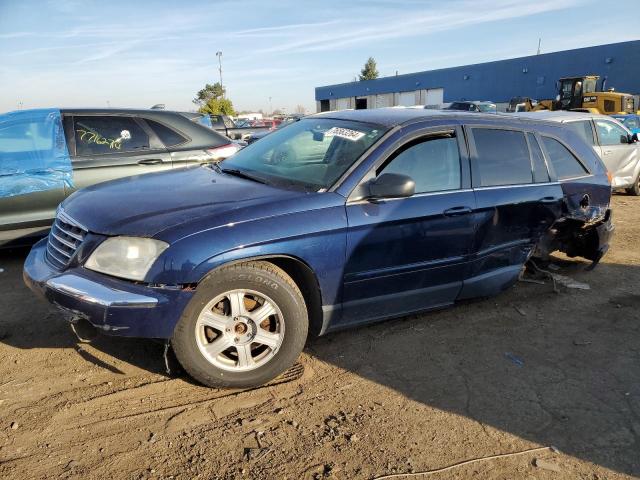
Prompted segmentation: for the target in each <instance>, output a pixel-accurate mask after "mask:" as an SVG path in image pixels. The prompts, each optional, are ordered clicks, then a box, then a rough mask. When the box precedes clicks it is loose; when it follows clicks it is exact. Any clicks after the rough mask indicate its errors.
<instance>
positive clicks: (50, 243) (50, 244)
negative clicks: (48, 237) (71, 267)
mask: <svg viewBox="0 0 640 480" xmlns="http://www.w3.org/2000/svg"><path fill="white" fill-rule="evenodd" d="M49 246H50V247H53V248H54V249H55V251H56V252H58V253H60V254H62V255H63V256H64V257H67V261H69V259H70V258H71V255H73V254H72V253H69V252H65V251H64V250H60V249H59V248H58V247H56V246H55V245H54V243H53V242H49ZM74 253H75V252H74Z"/></svg>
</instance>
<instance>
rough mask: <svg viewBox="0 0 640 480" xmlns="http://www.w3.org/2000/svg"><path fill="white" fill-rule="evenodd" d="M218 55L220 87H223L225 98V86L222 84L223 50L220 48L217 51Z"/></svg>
mask: <svg viewBox="0 0 640 480" xmlns="http://www.w3.org/2000/svg"><path fill="white" fill-rule="evenodd" d="M216 57H218V71H219V72H220V87H221V88H222V98H224V87H223V86H222V51H221V50H218V51H217V52H216Z"/></svg>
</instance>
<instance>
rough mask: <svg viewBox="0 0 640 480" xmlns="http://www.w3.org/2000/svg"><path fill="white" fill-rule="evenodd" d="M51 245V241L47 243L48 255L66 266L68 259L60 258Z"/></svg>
mask: <svg viewBox="0 0 640 480" xmlns="http://www.w3.org/2000/svg"><path fill="white" fill-rule="evenodd" d="M50 245H51V243H47V255H49V256H51V257H52V258H53V259H54V260H55V261H56V262H58V263H59V264H60V265H62V266H65V265H66V264H67V260H60V259H59V258H58V256H57V255H56V254H55V253H53V252H52V251H51V249H50V248H49V246H50Z"/></svg>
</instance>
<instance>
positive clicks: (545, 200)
mask: <svg viewBox="0 0 640 480" xmlns="http://www.w3.org/2000/svg"><path fill="white" fill-rule="evenodd" d="M538 201H539V202H540V203H555V202H557V201H558V199H557V198H556V197H542V198H541V199H540V200H538Z"/></svg>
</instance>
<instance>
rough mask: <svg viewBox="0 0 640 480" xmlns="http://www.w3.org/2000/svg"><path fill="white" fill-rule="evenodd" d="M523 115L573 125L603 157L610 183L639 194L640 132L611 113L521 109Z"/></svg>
mask: <svg viewBox="0 0 640 480" xmlns="http://www.w3.org/2000/svg"><path fill="white" fill-rule="evenodd" d="M517 115H518V116H521V117H524V118H538V119H540V120H550V121H553V122H560V123H563V124H564V125H565V126H567V127H569V128H571V129H572V130H573V131H575V132H576V133H577V134H579V135H580V136H581V137H582V138H584V139H585V140H586V142H587V143H588V144H590V145H592V146H593V149H594V150H595V151H596V153H597V154H598V155H599V156H600V158H601V159H602V163H604V164H605V166H606V167H607V170H609V172H610V173H611V176H612V179H611V186H612V187H613V188H616V189H625V190H626V191H627V193H629V194H631V195H640V143H638V141H637V140H638V138H637V135H635V134H632V133H631V131H630V130H629V129H627V127H625V126H624V125H623V124H622V123H620V122H619V121H618V120H616V119H615V118H612V117H610V116H608V115H598V114H592V113H582V112H570V111H555V112H551V111H546V110H543V111H539V112H527V113H519V114H517Z"/></svg>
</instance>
